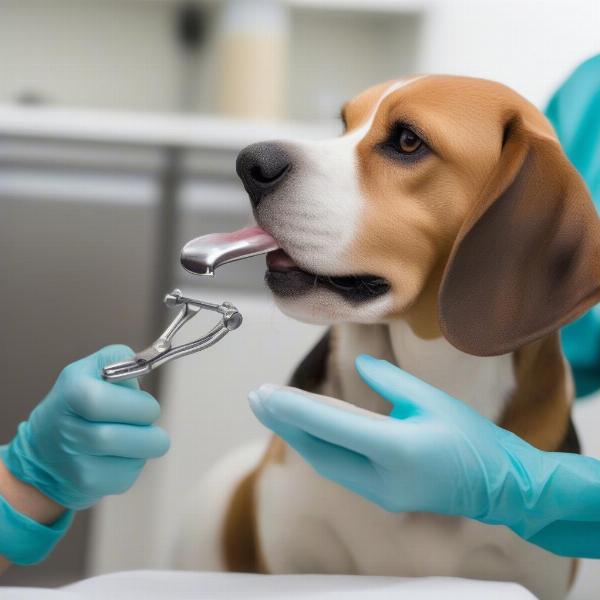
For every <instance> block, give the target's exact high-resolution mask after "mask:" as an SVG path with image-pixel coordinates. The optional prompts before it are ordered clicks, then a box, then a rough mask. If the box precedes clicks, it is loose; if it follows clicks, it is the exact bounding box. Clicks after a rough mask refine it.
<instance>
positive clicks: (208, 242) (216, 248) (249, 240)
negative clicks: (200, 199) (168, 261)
mask: <svg viewBox="0 0 600 600" xmlns="http://www.w3.org/2000/svg"><path fill="white" fill-rule="evenodd" d="M278 248H279V244H278V243H277V241H276V240H275V239H274V238H273V237H271V236H270V235H269V234H268V233H267V232H266V231H264V230H262V229H261V228H260V227H246V228H244V229H240V230H239V231H234V232H233V233H211V234H209V235H203V236H202V237H199V238H196V239H195V240H192V241H191V242H188V243H187V244H186V245H185V246H184V247H183V249H182V250H181V264H182V265H183V268H184V269H185V270H186V271H189V272H190V273H194V274H195V275H214V272H215V269H216V268H217V267H220V266H221V265H224V264H226V263H230V262H233V261H235V260H242V259H244V258H250V257H252V256H257V255H259V254H266V253H267V252H271V251H272V250H277V249H278Z"/></svg>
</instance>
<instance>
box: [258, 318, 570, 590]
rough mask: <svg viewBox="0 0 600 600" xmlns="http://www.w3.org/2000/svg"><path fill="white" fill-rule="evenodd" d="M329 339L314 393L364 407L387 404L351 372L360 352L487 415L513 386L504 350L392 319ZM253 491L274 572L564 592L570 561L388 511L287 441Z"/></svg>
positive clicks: (485, 529) (473, 526)
mask: <svg viewBox="0 0 600 600" xmlns="http://www.w3.org/2000/svg"><path fill="white" fill-rule="evenodd" d="M336 337H337V339H336V356H335V357H334V362H335V365H334V367H335V370H336V371H337V373H336V377H333V378H330V379H329V380H328V381H327V382H326V385H325V386H324V389H323V390H322V392H323V393H325V394H327V395H332V396H336V397H340V398H342V399H344V400H347V401H350V402H352V403H354V404H358V405H360V406H362V407H363V408H367V409H369V410H374V411H377V412H380V413H386V412H388V411H389V404H388V403H387V402H386V401H384V400H382V399H381V398H379V397H378V396H377V395H376V394H374V393H373V392H372V391H371V390H370V389H369V388H368V387H367V386H366V385H365V384H364V383H363V382H362V381H361V380H360V378H358V376H357V375H356V373H355V371H354V368H353V361H354V357H355V356H356V355H357V354H358V353H360V352H367V353H370V354H373V355H375V356H378V357H380V358H386V359H388V360H394V361H395V362H397V363H399V364H401V366H402V367H403V368H405V369H406V370H408V371H409V372H411V373H413V374H415V375H417V376H419V377H422V378H423V379H425V380H426V381H428V382H429V383H432V384H433V385H436V386H438V387H440V388H442V389H444V390H445V391H447V392H448V393H451V394H453V395H454V396H456V397H458V398H460V399H461V400H463V401H465V402H467V403H469V404H470V405H472V406H473V407H474V408H475V409H476V410H478V411H479V412H481V413H482V414H485V415H486V416H487V417H489V418H492V419H497V418H498V417H499V416H500V415H501V413H502V411H503V409H504V407H505V404H506V402H507V400H508V397H509V395H510V392H511V390H512V388H513V386H514V379H513V375H512V360H511V357H510V356H504V357H496V358H492V359H480V358H476V357H468V356H466V355H463V354H462V353H459V352H458V351H456V350H454V349H453V348H451V347H450V348H448V347H446V346H444V345H443V344H445V342H441V343H439V342H438V341H436V340H433V341H422V340H418V339H413V337H411V332H410V331H407V330H404V329H402V327H401V326H398V327H397V328H395V329H392V328H390V329H389V330H388V329H386V328H383V327H373V326H370V327H364V326H352V327H348V328H343V329H342V330H340V331H338V332H336ZM448 346H449V345H448ZM256 491H257V510H258V514H257V517H258V521H257V523H258V528H259V540H260V547H261V552H262V555H263V557H264V559H265V562H266V565H267V567H268V569H269V571H271V572H274V573H307V572H311V573H351V574H366V575H376V574H377V575H397V576H427V575H431V576H436V575H437V576H443V575H447V576H462V577H472V578H479V579H496V580H512V581H519V582H521V583H523V584H524V585H526V586H527V587H528V588H529V589H531V590H532V591H534V593H536V594H537V595H539V597H540V598H543V599H545V600H555V599H560V598H564V596H565V594H566V589H567V583H568V579H569V570H570V561H568V560H565V559H562V558H558V557H556V556H553V555H551V554H549V553H547V552H545V551H543V550H540V549H539V548H537V547H535V546H533V545H531V544H528V543H527V542H524V541H523V540H521V539H520V538H518V537H517V536H515V535H514V534H513V533H511V532H510V531H509V530H508V529H506V528H503V527H490V526H485V525H482V524H480V523H477V522H475V521H470V520H466V519H460V518H449V517H441V516H436V515H430V514H392V513H388V512H386V511H384V510H383V509H381V508H379V507H378V506H376V505H374V504H372V503H370V502H368V501H366V500H364V499H362V498H361V497H359V496H356V495H354V494H352V493H350V492H348V491H347V490H345V489H344V488H342V487H340V486H338V485H336V484H333V483H331V482H329V481H326V480H325V479H323V478H321V477H320V476H318V475H317V474H316V473H315V472H314V471H313V470H312V469H311V468H310V467H309V466H308V465H307V464H306V463H305V462H304V461H303V460H302V459H301V458H300V457H299V456H298V455H297V454H296V453H295V452H294V451H293V450H291V449H289V448H288V449H287V450H286V455H285V460H284V462H283V463H271V464H268V465H266V467H265V468H264V470H263V471H262V473H261V477H260V478H259V480H258V482H257V490H256Z"/></svg>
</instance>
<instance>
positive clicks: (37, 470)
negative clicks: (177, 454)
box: [0, 346, 169, 510]
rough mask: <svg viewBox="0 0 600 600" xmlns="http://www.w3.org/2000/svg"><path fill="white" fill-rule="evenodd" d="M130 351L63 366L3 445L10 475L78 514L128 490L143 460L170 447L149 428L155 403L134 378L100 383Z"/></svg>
mask: <svg viewBox="0 0 600 600" xmlns="http://www.w3.org/2000/svg"><path fill="white" fill-rule="evenodd" d="M132 354H133V351H132V350H131V349H129V348H127V347H126V346H108V347H106V348H104V349H102V350H100V351H99V352H97V353H96V354H92V355H91V356H88V357H87V358H83V359H81V360H79V361H77V362H75V363H73V364H71V365H69V366H67V367H66V368H65V369H64V370H63V371H62V373H61V374H60V375H59V377H58V379H57V381H56V383H55V384H54V387H53V388H52V389H51V390H50V393H49V394H48V395H47V396H46V398H45V399H44V400H43V401H42V402H41V403H40V404H39V405H38V406H37V407H36V408H35V409H34V410H33V412H32V413H31V415H30V417H29V419H28V420H27V421H26V422H24V423H21V425H20V426H19V429H18V433H17V435H16V436H15V438H14V439H13V440H12V442H11V443H10V444H9V445H8V446H4V447H2V448H0V457H1V458H2V460H3V461H4V463H5V465H6V467H7V468H8V469H9V471H11V472H12V474H13V475H14V476H15V477H17V478H18V479H20V480H21V481H24V482H25V483H28V484H30V485H33V486H35V487H36V488H37V489H39V490H40V491H41V492H43V493H44V494H45V495H46V496H48V497H49V498H51V499H52V500H54V501H55V502H58V503H59V504H61V505H63V506H65V507H66V508H70V509H75V510H78V509H82V508H86V507H88V506H91V505H92V504H94V503H95V502H97V501H98V500H99V499H100V498H102V497H103V496H107V495H110V494H120V493H121V492H124V491H125V490H127V489H128V488H129V487H130V486H131V485H132V484H133V483H134V481H135V480H136V479H137V477H138V475H139V474H140V472H141V470H142V468H143V466H144V463H145V461H146V459H148V458H156V457H159V456H162V455H163V454H164V453H165V452H166V451H167V450H168V448H169V438H168V436H167V434H166V432H165V431H164V430H162V429H161V428H159V427H157V426H155V425H152V423H153V422H154V421H155V420H156V419H157V418H158V416H159V413H160V407H159V405H158V402H157V401H156V400H155V399H154V398H153V397H152V396H151V395H150V394H148V393H147V392H143V391H141V390H140V389H139V385H138V383H137V381H135V380H129V381H126V382H121V383H108V382H107V381H104V380H103V379H102V375H101V373H102V368H103V367H104V366H106V365H108V364H110V363H112V362H117V361H121V360H125V359H127V358H130V357H131V355H132Z"/></svg>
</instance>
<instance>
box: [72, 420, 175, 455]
mask: <svg viewBox="0 0 600 600" xmlns="http://www.w3.org/2000/svg"><path fill="white" fill-rule="evenodd" d="M63 430H64V431H63V434H64V435H65V436H66V437H67V438H68V439H69V446H70V450H71V451H72V452H74V453H78V454H86V455H92V456H112V457H122V458H144V459H147V458H158V457H159V456H163V455H164V454H165V453H166V452H167V450H168V449H169V446H170V440H169V436H168V434H167V432H166V431H165V430H164V429H162V428H160V427H157V426H156V425H123V424H121V423H91V422H88V421H84V420H82V419H77V418H74V419H72V420H71V421H69V423H68V424H67V423H64V424H63Z"/></svg>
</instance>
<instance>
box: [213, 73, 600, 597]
mask: <svg viewBox="0 0 600 600" xmlns="http://www.w3.org/2000/svg"><path fill="white" fill-rule="evenodd" d="M342 118H343V122H344V125H345V132H344V133H343V135H342V136H341V137H339V138H336V139H331V140H327V141H322V142H296V141H275V142H265V143H259V144H254V145H252V146H249V147H247V148H245V149H244V150H243V151H242V152H241V153H240V155H239V157H238V162H237V171H238V174H239V175H240V177H241V179H242V181H243V183H244V186H245V188H246V190H247V192H248V194H249V196H250V200H251V202H252V205H253V210H254V214H255V217H256V220H257V222H258V224H259V225H260V226H261V227H262V228H264V229H265V230H266V231H267V232H269V233H270V234H271V235H273V236H274V237H275V238H276V240H277V241H278V242H279V244H280V245H281V248H282V249H281V250H278V251H276V252H274V253H271V254H269V255H268V257H267V265H268V270H267V273H266V282H267V284H268V287H269V288H270V289H271V291H272V293H273V295H274V297H275V300H276V303H277V304H278V305H279V307H280V308H281V310H282V311H283V312H285V313H286V314H288V315H289V316H291V317H293V318H296V319H300V320H302V321H308V322H311V323H326V324H329V325H330V329H329V332H328V334H327V335H326V336H325V337H324V338H323V339H322V340H321V342H320V343H319V344H318V345H317V346H316V347H315V348H314V349H313V351H312V352H311V353H310V354H309V355H308V356H307V357H306V359H305V360H304V361H303V362H302V364H301V365H300V367H299V368H298V369H297V371H296V373H295V374H294V376H293V378H292V381H291V385H293V386H296V387H299V388H302V389H304V390H307V391H309V392H315V393H319V394H324V395H327V396H332V397H335V398H340V399H342V400H344V401H346V402H350V403H353V404H355V405H357V406H359V407H362V408H364V409H368V410H370V411H375V412H377V413H382V414H388V413H389V411H390V406H389V405H388V404H387V402H386V401H384V400H383V399H382V398H380V397H379V396H377V395H376V394H375V393H374V392H372V391H371V390H370V389H369V388H368V387H367V386H366V385H365V384H364V383H363V382H362V381H361V380H360V378H359V377H358V375H357V374H356V372H355V370H354V366H353V362H354V358H355V357H356V356H357V355H358V354H360V353H368V354H371V355H373V356H376V357H378V358H383V359H387V360H388V361H391V362H393V363H395V364H397V365H399V366H401V367H402V368H403V369H405V370H407V371H409V372H410V373H413V374H414V375H416V376H418V377H420V378H422V379H424V380H425V381H427V382H428V383H430V384H432V385H434V386H437V387H438V388H441V389H442V390H445V391H446V392H448V393H449V394H451V395H452V396H454V397H456V398H458V399H460V400H462V401H463V402H466V403H468V404H469V405H470V406H471V407H473V408H474V409H475V410H478V411H479V412H480V413H481V414H483V415H485V416H486V417H487V418H489V419H492V420H493V421H495V422H496V423H498V424H500V425H501V426H502V427H505V428H506V429H509V430H510V431H513V432H514V433H516V434H518V435H519V436H521V437H522V438H524V439H525V440H527V441H528V442H530V443H531V444H533V445H535V446H537V447H538V448H542V449H544V450H557V451H565V452H578V451H579V447H578V442H577V436H576V434H575V431H574V429H573V426H572V423H571V419H570V409H571V402H572V399H573V385H572V381H571V374H570V370H569V366H568V364H567V363H566V361H565V359H564V357H563V354H562V352H561V347H560V341H559V335H558V329H559V328H560V327H561V326H562V325H563V324H565V323H566V322H568V321H569V320H572V319H573V318H575V317H576V316H578V315H579V314H581V313H582V312H583V311H585V310H586V309H587V308H589V307H590V306H592V304H594V303H595V302H596V301H597V300H598V293H599V284H600V226H599V220H598V218H597V216H596V212H595V209H594V206H593V204H592V202H591V200H590V197H589V194H588V192H587V190H586V186H585V184H584V183H583V181H582V179H581V178H580V177H579V175H578V174H577V172H576V171H575V169H574V168H573V167H572V166H571V164H570V163H569V161H568V160H567V158H566V157H565V155H564V154H563V152H562V150H561V147H560V145H559V143H558V141H557V138H556V135H555V133H554V131H553V129H552V126H551V125H550V123H549V122H548V121H547V120H546V118H545V117H544V116H543V115H542V113H541V112H540V111H539V110H538V109H537V108H535V107H534V106H533V105H532V104H530V103H529V102H527V101H526V100H525V99H524V98H522V97H521V96H519V95H518V94H517V93H515V92H514V91H512V90H510V89H508V88H507V87H505V86H503V85H500V84H498V83H495V82H491V81H485V80H480V79H472V78H467V77H453V76H421V77H414V78H411V79H405V80H401V81H392V82H387V83H383V84H381V85H378V86H375V87H372V88H370V89H368V90H366V91H365V92H363V93H361V94H360V95H358V96H357V97H356V98H354V99H353V100H351V101H349V102H348V103H347V104H346V105H345V106H344V107H343V109H342ZM222 552H223V558H224V561H225V564H226V565H227V568H229V569H230V570H234V571H256V572H266V573H348V574H371V575H397V576H426V575H439V576H458V577H467V578H477V579H493V580H509V581H516V582H519V583H521V584H522V585H524V586H525V587H527V588H528V589H529V590H531V591H532V592H533V593H534V594H535V595H536V596H537V597H539V598H540V599H542V600H559V599H562V598H565V596H566V594H567V592H568V589H569V585H570V583H571V582H572V580H573V577H574V573H575V565H574V561H572V560H570V559H565V558H562V557H558V556H555V555H553V554H550V553H548V552H546V551H544V550H542V549H540V548H538V547H536V546H534V545H531V544H529V543H528V542H526V541H524V540H522V539H520V538H519V537H517V536H516V535H515V534H513V533H512V532H511V531H510V530H508V529H507V528H504V527H501V526H488V525H484V524H481V523H479V522H476V521H471V520H467V519H462V518H457V517H446V516H439V515H433V514H425V513H409V514H393V513H389V512H386V511H385V510H383V509H381V508H380V507H378V506H376V505H374V504H371V503H369V502H368V501H366V500H364V499H363V498H361V497H358V496H355V495H354V494H352V493H350V492H348V491H346V490H345V489H343V488H341V487H339V486H337V485H336V484H334V483H331V482H330V481H327V480H325V479H323V478H321V477H320V476H319V475H318V474H317V473H315V472H314V471H313V470H312V469H311V467H310V466H308V465H307V464H306V463H305V462H304V461H303V460H302V459H301V458H300V457H299V456H298V455H297V454H296V453H295V452H294V451H293V450H291V449H290V448H289V447H286V446H285V445H284V443H283V442H282V441H281V440H279V439H277V438H274V439H273V441H272V443H271V445H270V447H269V449H268V451H267V452H266V454H265V455H264V457H263V458H262V460H261V461H260V462H259V464H257V465H256V468H255V469H253V470H252V472H250V473H249V474H248V475H247V476H246V477H245V478H243V479H242V480H241V481H240V482H239V484H238V485H237V487H236V489H235V490H234V492H233V493H232V495H231V498H230V501H229V505H228V508H227V511H226V514H225V517H224V521H223V523H222Z"/></svg>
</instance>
